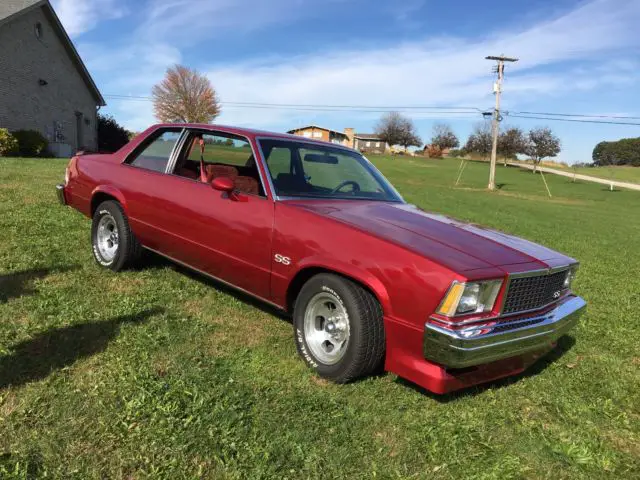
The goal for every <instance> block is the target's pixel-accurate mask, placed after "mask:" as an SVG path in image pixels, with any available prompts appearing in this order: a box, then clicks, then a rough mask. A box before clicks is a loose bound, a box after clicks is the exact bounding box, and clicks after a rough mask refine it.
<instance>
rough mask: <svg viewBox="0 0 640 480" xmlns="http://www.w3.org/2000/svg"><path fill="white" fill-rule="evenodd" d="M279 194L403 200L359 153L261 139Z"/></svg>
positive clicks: (335, 148) (304, 143) (290, 141)
mask: <svg viewBox="0 0 640 480" xmlns="http://www.w3.org/2000/svg"><path fill="white" fill-rule="evenodd" d="M259 143H260V147H261V149H262V153H263V154H264V158H265V160H266V162H267V167H268V168H269V173H270V175H271V179H272V180H273V185H274V187H275V189H276V193H277V195H278V196H284V197H315V198H335V199H358V200H382V201H387V202H402V198H400V195H399V194H398V193H397V192H396V191H395V189H394V188H393V187H392V186H391V184H390V183H389V182H388V181H387V180H386V179H385V178H384V177H383V176H382V174H380V172H378V171H377V170H376V169H375V168H374V167H373V165H371V164H370V163H369V162H368V161H367V159H366V158H364V157H363V156H362V155H360V154H359V153H357V152H354V151H351V150H346V149H343V148H337V147H332V146H330V145H327V146H324V145H316V144H313V143H306V142H296V141H293V140H284V139H261V140H259Z"/></svg>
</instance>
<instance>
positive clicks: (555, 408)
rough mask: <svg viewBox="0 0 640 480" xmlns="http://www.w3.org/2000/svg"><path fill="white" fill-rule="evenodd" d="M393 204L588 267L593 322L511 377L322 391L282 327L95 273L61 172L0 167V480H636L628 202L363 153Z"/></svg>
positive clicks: (529, 178)
mask: <svg viewBox="0 0 640 480" xmlns="http://www.w3.org/2000/svg"><path fill="white" fill-rule="evenodd" d="M373 161H374V162H375V163H376V164H377V165H378V166H379V167H380V169H381V170H382V171H383V172H384V173H385V174H386V175H387V176H388V177H389V178H390V179H391V180H392V181H393V182H394V184H395V185H396V186H397V187H398V189H399V190H400V192H401V193H402V194H403V195H404V197H405V198H406V200H407V201H409V202H412V203H416V204H419V205H420V206H422V207H424V208H426V209H429V210H433V211H436V212H441V213H445V214H450V215H453V216H456V217H458V218H461V219H466V220H470V221H473V222H478V223H482V224H486V225H489V226H492V227H495V228H499V229H502V230H505V231H507V232H510V233H513V234H517V235H520V236H523V237H525V238H528V239H531V240H533V241H537V242H541V243H543V244H545V245H548V246H550V247H552V248H555V249H558V250H560V251H562V252H565V253H567V254H570V255H572V256H574V257H576V258H577V259H579V260H580V261H581V262H582V267H581V270H580V274H579V276H578V279H577V281H576V283H575V289H576V290H577V291H578V293H580V294H581V295H583V296H584V297H585V298H586V299H587V301H588V302H589V311H588V313H587V314H586V316H585V317H584V319H583V321H582V323H581V324H580V325H579V327H578V328H576V329H575V331H573V332H572V334H571V336H569V337H565V339H563V341H562V342H560V345H559V347H558V348H557V349H556V350H555V351H554V352H553V354H552V355H551V356H550V357H549V358H548V359H546V360H545V361H542V362H541V363H539V364H538V365H536V366H535V367H534V368H533V369H532V370H531V371H530V372H529V373H528V374H525V375H522V376H521V377H518V378H515V379H512V380H507V381H502V382H498V383H494V384H492V385H490V386H488V387H479V388H474V389H471V390H468V391H465V392H462V393H457V394H453V395H449V396H445V397H437V396H434V395H430V394H427V393H425V392H423V391H421V390H420V389H417V388H415V387H413V386H412V385H410V384H408V383H406V382H404V381H401V380H399V379H398V378H396V377H395V376H394V375H391V374H386V375H383V376H379V377H375V378H370V379H366V380H364V381H360V382H357V383H354V384H350V385H345V386H337V385H333V384H329V383H327V382H325V381H323V380H320V379H318V378H317V377H316V376H315V375H313V373H312V372H311V371H310V370H308V369H306V368H305V366H304V365H303V362H302V361H300V360H299V359H298V358H297V356H296V352H295V346H294V342H293V335H292V328H291V325H290V323H289V322H288V321H287V320H286V319H283V318H280V317H278V316H277V315H274V314H273V312H271V311H270V310H269V309H266V308H264V307H261V306H259V305H257V304H255V303H253V302H248V301H247V299H245V298H243V297H241V296H238V295H235V294H232V293H231V292H230V291H228V290H224V289H221V288H220V287H218V286H216V285H215V284H213V283H212V282H209V281H207V280H204V279H202V278H200V277H198V276H196V275H191V274H187V273H186V272H185V271H184V270H183V269H180V268H177V267H175V266H173V265H171V264H169V263H166V262H163V261H161V260H158V259H157V258H153V257H151V258H149V263H148V265H147V266H146V267H143V268H141V269H139V270H135V271H129V272H125V273H120V274H114V273H110V272H108V271H105V270H102V269H100V268H99V267H98V266H97V265H96V264H95V263H94V261H93V259H92V255H91V252H90V247H89V228H90V224H89V221H88V220H87V219H86V218H84V217H82V216H81V215H80V214H78V213H76V212H74V211H72V210H70V209H68V208H61V207H59V206H58V205H57V204H56V200H55V195H54V189H53V185H54V184H55V183H56V182H58V181H59V180H60V179H61V177H62V175H63V171H64V166H65V163H66V162H65V161H62V160H24V159H0V478H39V477H47V478H78V479H86V478H127V479H129V478H136V479H138V478H170V479H177V478H203V477H204V478H261V477H262V478H266V477H270V478H296V479H297V478H339V477H349V478H367V479H368V478H372V477H374V476H377V477H379V478H477V479H480V478H482V479H485V478H495V479H505V478H612V479H613V478H616V479H618V478H639V477H640V388H639V386H640V374H639V370H640V353H639V352H640V348H639V346H640V341H639V338H640V323H639V322H638V304H639V302H640V282H639V280H638V271H640V255H639V254H638V252H639V251H640V195H639V194H638V193H637V192H628V191H614V192H609V191H607V190H606V188H603V186H602V185H593V184H582V183H579V182H578V183H571V181H570V179H567V178H562V177H555V176H553V175H547V176H546V178H547V181H548V182H549V186H550V188H551V191H552V193H553V194H554V196H553V198H551V199H549V198H548V197H547V196H546V191H545V189H544V185H543V184H542V180H541V178H540V176H539V175H533V174H531V173H529V172H525V171H519V170H518V169H513V168H510V169H503V168H499V169H498V173H497V182H498V183H499V184H501V185H502V187H501V189H500V190H499V191H498V192H496V193H488V192H486V191H485V190H484V186H485V184H486V181H487V165H486V164H481V163H470V164H469V165H468V166H467V168H466V170H465V171H464V174H463V177H462V182H461V184H460V185H459V187H457V188H454V187H453V183H454V181H455V178H456V173H457V168H458V162H457V161H455V160H426V159H409V158H398V157H396V158H394V159H391V158H388V157H374V158H373Z"/></svg>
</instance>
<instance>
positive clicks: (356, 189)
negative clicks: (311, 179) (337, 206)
mask: <svg viewBox="0 0 640 480" xmlns="http://www.w3.org/2000/svg"><path fill="white" fill-rule="evenodd" d="M347 185H351V186H352V187H353V191H354V192H359V191H360V185H359V184H358V182H355V181H353V180H345V181H344V182H342V183H341V184H340V185H338V186H337V187H336V188H334V189H333V190H331V193H332V194H334V193H338V192H339V191H340V190H342V189H343V188H344V187H346V186H347Z"/></svg>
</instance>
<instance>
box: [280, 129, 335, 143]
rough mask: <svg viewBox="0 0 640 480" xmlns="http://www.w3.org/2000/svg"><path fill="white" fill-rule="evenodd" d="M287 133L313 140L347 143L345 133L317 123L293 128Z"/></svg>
mask: <svg viewBox="0 0 640 480" xmlns="http://www.w3.org/2000/svg"><path fill="white" fill-rule="evenodd" d="M287 133H291V134H293V135H299V136H301V137H307V138H313V139H314V140H323V141H325V142H331V143H339V144H341V145H348V137H347V135H346V133H343V132H338V131H337V130H331V129H330V128H324V127H320V126H318V125H307V126H305V127H300V128H294V129H293V130H289V131H288V132H287Z"/></svg>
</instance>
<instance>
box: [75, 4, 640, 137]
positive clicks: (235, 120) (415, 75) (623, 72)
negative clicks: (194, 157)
mask: <svg viewBox="0 0 640 480" xmlns="http://www.w3.org/2000/svg"><path fill="white" fill-rule="evenodd" d="M334 1H337V0H334ZM317 3H318V4H319V5H320V6H319V7H318V8H319V9H324V8H331V5H330V4H329V6H328V7H325V5H327V3H325V2H317ZM265 5H266V6H265ZM334 6H335V5H334ZM148 8H149V10H148V11H146V12H143V13H144V18H145V21H144V22H143V23H142V24H141V26H140V28H139V29H138V30H137V31H135V32H133V33H132V36H131V38H128V39H125V40H126V41H124V42H123V43H122V45H121V48H118V47H117V46H109V47H108V49H104V47H102V49H103V52H102V54H100V52H98V51H97V50H99V49H96V51H94V52H92V54H93V59H94V61H91V62H90V65H89V66H90V70H91V71H92V72H94V71H97V73H98V74H100V73H101V72H102V71H104V72H105V75H104V77H105V78H106V79H107V80H105V81H104V82H103V83H101V84H100V86H101V88H102V90H103V92H104V93H116V94H132V95H149V93H150V90H151V87H152V85H153V84H155V83H156V82H157V81H159V80H160V78H161V77H162V74H163V73H164V69H165V68H166V67H167V66H169V65H171V64H172V63H175V62H178V61H180V59H181V57H182V53H184V52H187V51H188V49H189V48H190V46H191V43H192V42H195V41H205V40H204V39H207V41H212V42H215V41H220V40H221V39H224V38H225V32H226V31H228V30H229V29H234V30H237V29H238V28H239V29H241V30H243V31H246V32H252V31H255V30H259V29H263V28H265V27H268V26H270V25H273V24H274V23H287V22H292V21H293V20H294V19H297V18H304V17H305V16H307V15H310V13H309V12H313V14H314V15H316V14H318V15H319V14H321V13H322V11H320V12H318V9H315V10H314V9H309V8H308V4H303V2H301V1H300V0H274V1H272V2H261V1H258V0H244V1H242V2H240V1H232V0H217V1H204V0H202V1H187V0H163V1H159V0H152V2H151V3H150V5H149V7H148ZM249 11H250V12H251V13H252V14H251V15H246V12H249ZM547 18H548V17H547ZM638 24H640V3H638V2H637V1H636V0H594V1H591V2H589V3H582V4H580V5H579V6H578V7H577V8H575V9H573V10H570V11H567V12H564V13H562V14H559V15H557V16H555V17H552V18H550V19H547V20H544V21H539V22H537V23H533V24H532V25H530V26H527V27H522V26H519V27H518V28H514V27H511V28H503V29H500V30H498V31H494V32H492V33H490V34H489V35H486V36H484V37H480V38H473V39H469V38H459V37H437V38H428V39H424V38H423V39H417V40H416V41H414V42H410V43H403V44H397V45H391V46H387V47H384V48H370V49H368V48H362V47H360V48H349V46H348V45H342V46H341V47H340V48H339V49H336V50H333V51H328V52H327V51H324V52H311V53H308V54H304V55H298V56H286V57H285V56H278V55H268V56H264V55H262V56H261V57H260V58H253V59H249V60H244V61H236V62H233V61H232V62H230V61H228V60H225V61H224V63H223V62H216V61H215V56H214V55H215V54H212V56H211V57H209V58H206V59H203V60H202V61H201V63H200V64H191V66H194V67H196V68H198V69H200V70H201V71H204V72H206V74H207V75H208V76H209V78H210V79H211V81H212V83H213V84H214V86H215V87H216V89H217V91H218V94H219V96H220V98H221V99H222V100H223V101H234V102H259V103H288V104H295V103H299V104H328V105H416V104H422V105H442V106H452V105H453V106H461V105H462V106H466V105H472V106H478V107H480V108H490V107H491V105H492V102H493V95H492V94H491V83H492V81H493V76H492V74H491V67H492V65H491V64H490V63H489V62H488V61H486V60H485V59H484V57H485V56H486V55H488V54H500V53H505V54H507V55H517V56H519V57H520V59H521V60H520V61H519V62H518V63H516V64H513V65H509V66H508V70H507V80H506V83H505V103H504V105H505V108H513V109H517V108H522V107H523V106H524V105H527V106H528V107H529V106H530V105H531V104H532V103H533V104H535V103H539V102H540V101H541V99H542V98H551V97H553V96H559V95H567V94H571V93H575V92H580V91H590V90H594V89H598V88H601V87H603V86H618V87H619V86H623V85H627V84H628V83H629V82H631V81H634V80H635V81H637V79H638V75H639V74H638V73H637V72H638V69H637V64H636V62H635V61H633V60H630V58H633V55H632V53H633V49H634V48H637V25H638ZM254 38H255V36H254ZM131 45H133V46H134V47H131ZM89 47H90V46H87V47H86V48H87V49H88V48H89ZM218 48H224V44H221V46H220V47H218ZM120 50H127V51H126V52H125V53H121V52H120ZM129 50H130V51H129ZM114 51H115V52H116V53H114ZM194 51H195V50H194ZM81 53H83V54H84V53H85V52H84V51H83V50H82V49H81ZM85 58H89V57H88V56H85ZM114 71H117V72H118V74H117V76H114V75H112V72H114ZM106 72H109V74H108V75H107V74H106ZM107 100H108V101H109V102H110V103H112V106H111V108H113V109H114V110H116V112H117V113H118V116H119V115H120V114H121V115H122V118H121V120H122V121H123V122H124V123H125V124H126V125H127V126H129V127H130V128H135V129H140V128H144V127H145V126H146V125H148V124H149V123H152V122H153V117H152V109H151V105H150V104H149V103H145V102H117V101H115V100H114V101H111V100H109V99H107ZM443 115H445V114H442V115H441V116H443ZM446 115H449V114H446ZM378 116H379V113H377V112H376V113H361V112H350V113H344V112H342V113H335V112H318V111H295V110H273V109H247V108H242V107H239V106H231V105H223V114H222V116H221V118H220V119H219V120H220V121H221V122H225V123H230V124H241V125H251V126H259V127H263V128H273V129H283V128H286V127H289V126H290V125H292V124H296V123H300V122H307V121H315V122H318V123H327V124H330V125H331V124H333V123H335V124H337V125H338V126H340V125H343V124H345V123H357V122H361V123H362V122H367V124H368V125H371V123H373V121H374V120H375V119H376V118H377V117H378ZM433 117H434V114H420V115H417V114H416V115H414V118H433ZM454 117H455V116H454Z"/></svg>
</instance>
